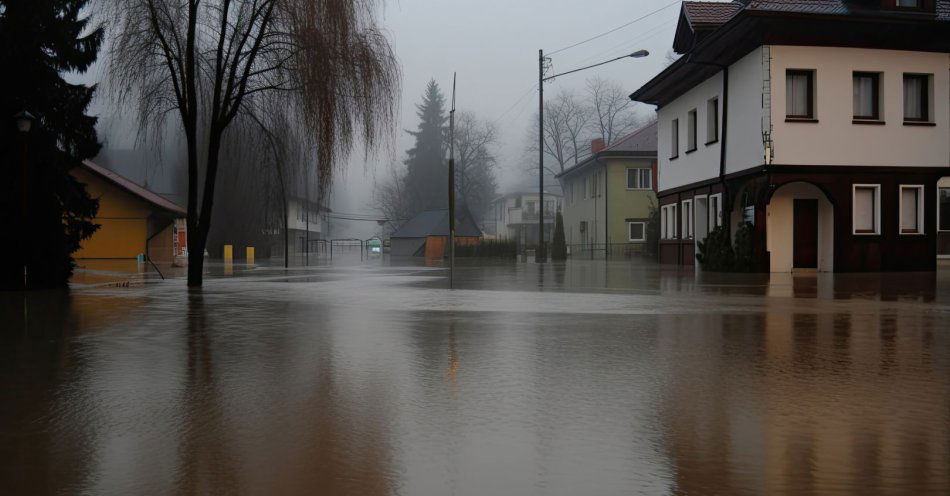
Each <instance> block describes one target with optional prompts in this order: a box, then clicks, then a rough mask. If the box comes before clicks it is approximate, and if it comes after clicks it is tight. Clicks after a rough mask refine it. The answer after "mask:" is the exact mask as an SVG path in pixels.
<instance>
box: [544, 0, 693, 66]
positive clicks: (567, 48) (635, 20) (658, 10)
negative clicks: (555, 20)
mask: <svg viewBox="0 0 950 496" xmlns="http://www.w3.org/2000/svg"><path fill="white" fill-rule="evenodd" d="M679 3H680V0H676V1H675V2H671V3H669V4H667V5H665V6H663V7H660V8H658V9H656V10H654V11H652V12H650V13H649V14H645V15H643V16H640V17H638V18H636V19H634V20H632V21H630V22H628V23H626V24H623V25H622V26H617V27H615V28H613V29H611V30H609V31H604V32H603V33H600V34H598V35H597V36H593V37H590V38H587V39H586V40H583V41H579V42H577V43H574V44H573V45H569V46H566V47H564V48H560V49H558V50H554V51H553V52H549V53H548V54H547V56H551V55H554V54H556V53H561V52H563V51H565V50H570V49H571V48H574V47H576V46H580V45H583V44H584V43H587V42H590V41H594V40H596V39H599V38H603V37H604V36H607V35H608V34H610V33H614V32H616V31H620V30H621V29H623V28H625V27H627V26H630V25H631V24H633V23H636V22H639V21H642V20H643V19H646V18H647V17H650V16H652V15H653V14H656V13H657V12H660V11H663V10H666V9H668V8H670V7H672V6H674V5H679Z"/></svg>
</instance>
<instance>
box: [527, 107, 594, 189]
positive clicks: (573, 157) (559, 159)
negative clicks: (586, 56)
mask: <svg viewBox="0 0 950 496" xmlns="http://www.w3.org/2000/svg"><path fill="white" fill-rule="evenodd" d="M591 118H592V114H591V109H590V107H589V106H587V105H585V104H584V102H582V101H581V100H579V99H578V97H577V95H576V94H574V93H573V92H571V91H566V90H565V91H561V92H559V93H558V94H557V96H555V97H554V99H553V100H551V101H547V102H545V103H544V154H545V155H547V156H548V157H551V158H552V159H554V163H553V164H546V165H545V169H546V170H547V171H548V172H550V173H551V174H559V173H561V172H564V169H566V168H567V167H568V166H569V165H571V164H576V163H577V161H578V156H580V155H583V149H584V146H583V144H584V141H586V138H587V136H588V134H589V126H590V123H591ZM528 138H529V141H528V143H530V145H529V146H528V151H529V152H533V153H537V152H538V118H537V114H535V117H534V119H532V121H531V127H530V129H529V132H528ZM530 167H532V168H533V169H535V172H536V169H537V166H536V165H534V166H530Z"/></svg>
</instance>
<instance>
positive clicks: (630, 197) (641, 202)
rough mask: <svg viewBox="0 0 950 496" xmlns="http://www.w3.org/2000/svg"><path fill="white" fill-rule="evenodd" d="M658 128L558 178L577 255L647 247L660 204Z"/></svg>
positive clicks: (599, 144) (597, 147) (567, 235)
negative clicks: (652, 219) (655, 209)
mask: <svg viewBox="0 0 950 496" xmlns="http://www.w3.org/2000/svg"><path fill="white" fill-rule="evenodd" d="M656 129H657V125H656V123H655V122H654V123H652V124H649V125H647V126H644V127H643V128H641V129H638V130H637V131H634V132H633V133H630V134H629V135H627V136H624V137H623V138H620V139H618V140H616V141H615V142H614V143H612V144H610V146H605V145H604V140H603V139H596V140H593V141H592V142H591V154H590V156H589V157H587V158H586V159H584V160H582V161H581V162H580V163H578V164H577V165H575V166H573V167H571V168H569V169H567V170H565V171H564V172H562V173H560V174H558V175H557V179H558V180H559V181H560V182H561V189H562V190H563V191H564V209H563V212H564V239H565V241H567V244H568V246H569V248H570V252H571V254H572V255H574V256H577V255H579V254H580V253H584V254H585V256H586V255H596V256H604V255H605V254H609V255H612V256H613V255H631V254H633V253H639V252H642V251H643V250H644V249H645V247H646V241H647V224H648V221H649V216H650V208H651V206H653V205H655V204H656V148H657V147H656V140H657V136H656Z"/></svg>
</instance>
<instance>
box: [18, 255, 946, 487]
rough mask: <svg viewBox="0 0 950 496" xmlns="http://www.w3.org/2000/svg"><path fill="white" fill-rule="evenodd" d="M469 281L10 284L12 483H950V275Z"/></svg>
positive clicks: (430, 273) (531, 273)
mask: <svg viewBox="0 0 950 496" xmlns="http://www.w3.org/2000/svg"><path fill="white" fill-rule="evenodd" d="M443 273H444V271H442V270H441V269H428V268H425V267H413V266H409V267H390V266H372V267H371V266H359V265H350V266H347V267H333V266H330V267H327V266H323V267H311V268H295V269H293V270H289V271H285V270H283V269H282V268H278V269H259V270H244V271H235V272H234V274H233V275H232V276H231V277H227V278H209V281H208V284H207V285H206V287H205V289H204V290H203V291H196V292H189V291H187V290H186V289H185V287H184V284H183V282H182V281H175V280H170V281H166V282H152V283H148V284H144V285H143V286H141V287H130V288H94V289H82V290H77V291H73V292H72V293H50V294H31V295H29V296H28V297H23V296H22V295H13V294H3V295H0V319H2V320H0V321H2V322H4V332H3V333H2V334H0V381H2V383H3V384H4V385H5V386H4V388H3V389H2V391H0V459H2V460H4V462H3V463H0V493H2V494H8V493H9V494H38V493H50V492H62V493H113V494H148V493H157V494H168V493H188V494H207V493H218V492H220V493H227V494H232V493H251V494H272V493H278V494H283V493H290V494H301V493H303V494H307V493H317V494H334V495H337V494H343V495H349V494H357V495H384V494H411V495H430V494H431V495H442V494H460V495H465V494H472V495H476V494H564V495H575V494H629V493H644V494H683V495H687V494H690V495H692V494H750V495H753V494H754V495H758V494H805V495H809V494H816V495H817V494H828V493H845V494H862V495H863V494H872V495H873V494H947V493H948V492H950V491H948V490H950V334H948V333H947V332H945V331H946V329H945V327H946V326H945V325H944V323H945V322H946V321H947V318H948V317H950V307H947V304H946V303H947V302H948V301H950V298H948V296H950V286H947V285H945V278H946V276H945V275H944V274H941V273H938V274H937V275H936V276H934V277H933V278H920V279H915V278H913V277H905V276H904V275H899V276H896V277H894V278H891V277H890V276H880V275H846V276H843V277H840V278H838V277H831V278H828V277H825V276H824V275H817V276H812V277H806V278H801V277H791V276H789V277H778V276H772V277H769V276H761V275H739V276H728V275H722V274H700V275H699V276H694V275H692V274H684V273H680V272H676V271H670V270H667V269H663V268H656V267H650V266H646V265H642V266H640V265H635V264H628V265H623V264H619V263H615V262H610V263H603V262H596V261H595V262H591V263H583V264H580V263H573V262H568V263H566V264H565V263H551V264H544V265H538V264H531V263H528V264H518V263H507V262H504V263H491V264H487V265H485V266H475V265H471V264H469V265H466V264H461V266H460V268H459V270H458V275H459V279H458V282H459V285H458V286H459V287H460V288H461V289H460V290H458V291H454V292H448V291H446V290H445V289H444V286H445V280H444V279H442V278H441V277H440V275H441V274H443ZM912 280H915V281H917V282H912ZM867 281H871V283H870V286H862V284H863V282H867ZM539 285H540V286H541V288H540V289H543V291H542V292H539V291H538V289H539Z"/></svg>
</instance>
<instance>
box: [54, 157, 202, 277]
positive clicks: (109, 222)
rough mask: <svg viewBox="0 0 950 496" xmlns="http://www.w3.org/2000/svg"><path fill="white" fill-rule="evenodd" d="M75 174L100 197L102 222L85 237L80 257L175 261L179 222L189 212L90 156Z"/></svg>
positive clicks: (91, 193) (77, 256)
mask: <svg viewBox="0 0 950 496" xmlns="http://www.w3.org/2000/svg"><path fill="white" fill-rule="evenodd" d="M72 174H73V176H75V177H76V179H77V180H79V181H80V182H82V183H85V184H86V188H87V189H88V191H89V194H90V196H92V197H93V198H98V199H99V213H98V215H97V216H96V218H95V219H94V222H95V223H96V224H99V225H100V226H101V227H100V228H99V229H98V230H97V231H96V233H95V234H93V235H92V237H91V238H89V239H87V240H85V241H83V243H82V247H81V248H80V249H79V251H78V252H76V254H75V257H76V258H77V259H134V258H136V257H138V256H139V255H140V254H141V255H147V256H148V257H149V258H150V259H151V260H152V261H154V262H172V261H173V260H174V257H175V255H176V253H175V252H176V236H178V235H177V233H176V222H175V221H176V219H181V218H184V217H185V209H183V208H182V207H180V206H178V205H176V204H174V203H172V202H171V201H169V200H167V199H166V198H164V197H162V196H160V195H158V194H156V193H154V192H152V191H149V190H147V189H145V188H143V187H142V186H139V185H138V184H136V183H135V182H133V181H131V180H129V179H127V178H125V177H122V176H120V175H118V174H116V173H115V172H113V171H111V170H109V169H106V168H105V167H102V166H100V165H97V164H95V163H93V162H90V161H88V160H87V161H85V162H83V165H82V167H77V168H75V169H73V170H72ZM177 224H181V222H178V223H177ZM181 237H182V238H183V236H181ZM177 250H178V251H179V252H181V251H183V247H180V246H178V247H177Z"/></svg>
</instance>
